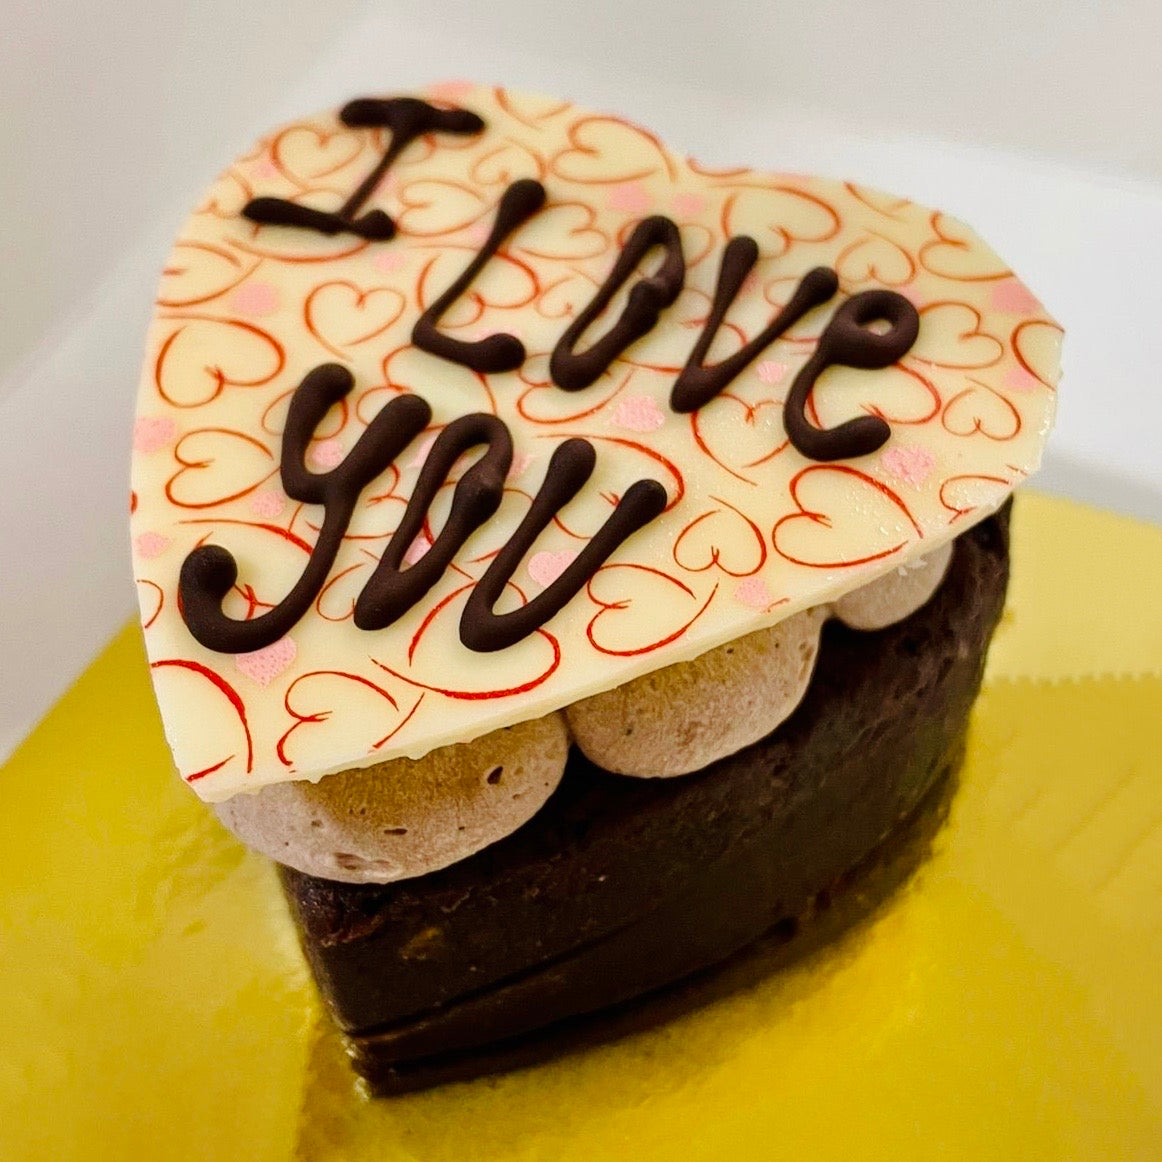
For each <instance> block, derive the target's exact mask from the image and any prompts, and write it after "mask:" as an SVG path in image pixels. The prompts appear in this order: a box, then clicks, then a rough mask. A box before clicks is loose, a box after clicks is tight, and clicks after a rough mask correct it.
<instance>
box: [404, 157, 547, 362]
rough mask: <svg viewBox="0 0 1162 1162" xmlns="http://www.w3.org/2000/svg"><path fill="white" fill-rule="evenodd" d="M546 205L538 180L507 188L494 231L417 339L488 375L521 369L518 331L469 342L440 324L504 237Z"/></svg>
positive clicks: (427, 314) (415, 333)
mask: <svg viewBox="0 0 1162 1162" xmlns="http://www.w3.org/2000/svg"><path fill="white" fill-rule="evenodd" d="M544 204H545V187H544V186H542V185H541V183H540V182H538V181H533V180H532V178H522V179H521V180H520V181H517V182H513V183H512V185H511V186H509V187H508V189H507V190H505V191H504V194H503V196H502V197H501V199H500V205H499V206H497V208H496V220H495V221H494V222H493V223H492V232H491V233H490V234H489V235H488V240H487V241H486V242H485V243H484V245H483V246H482V247H481V248H480V252H479V253H478V254H477V255H476V257H475V258H473V259H472V261H471V262H470V263H469V264H468V265H467V267H465V269H464V272H463V274H461V275H460V277H459V278H458V279H456V281H455V282H454V283H452V285H451V286H450V287H448V289H447V290H446V291H445V292H444V293H443V294H442V295H440V297H439V298H438V299H436V301H435V302H434V303H432V305H431V306H430V307H428V309H427V310H426V311H424V313H423V314H422V315H421V316H420V317H419V319H417V320H416V325H415V327H413V328H412V342H413V343H414V344H415V345H416V346H417V347H419V348H420V349H421V350H423V351H428V352H430V353H431V354H432V355H438V356H439V357H440V358H441V359H447V360H448V361H449V362H451V363H462V364H464V366H465V367H471V368H472V370H473V371H480V372H483V373H485V374H491V373H493V372H498V371H515V370H516V369H517V368H518V367H519V366H520V365H521V364H522V363H523V362H524V361H525V347H524V344H523V343H522V342H521V341H520V340H519V339H518V338H517V337H516V336H515V335H507V334H504V333H500V334H497V335H489V336H488V337H487V338H486V339H479V340H477V341H476V342H468V341H467V340H464V339H453V338H452V336H451V335H445V334H443V333H442V332H441V331H440V330H439V324H440V320H441V319H442V318H443V317H444V315H445V314H446V313H447V311H448V308H449V307H451V305H452V304H453V303H454V302H455V301H456V300H457V299H458V298H459V297H460V296H461V295H462V294H463V293H464V292H465V291H466V290H467V289H468V288H469V287H470V286H471V285H472V281H473V279H475V278H476V276H477V275H478V274H479V273H480V272H481V270H483V269H484V264H485V263H486V262H487V261H488V260H489V259H490V258H491V257H492V256H493V255H494V254H495V253H496V252H497V251H498V250H499V249H500V248H501V246H503V245H504V240H505V239H506V238H507V237H508V236H509V235H510V234H511V233H512V232H513V231H514V230H515V229H516V228H517V227H518V226H520V225H522V224H523V223H525V222H527V221H528V220H529V219H530V218H531V217H532V216H533V215H534V214H535V213H537V211H538V210H540V208H541V207H542V206H543V205H544Z"/></svg>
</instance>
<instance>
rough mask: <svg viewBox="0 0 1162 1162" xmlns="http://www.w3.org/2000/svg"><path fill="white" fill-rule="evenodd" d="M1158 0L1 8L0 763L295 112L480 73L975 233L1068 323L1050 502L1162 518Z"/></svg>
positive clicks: (80, 621) (49, 684)
mask: <svg viewBox="0 0 1162 1162" xmlns="http://www.w3.org/2000/svg"><path fill="white" fill-rule="evenodd" d="M1160 46H1162V4H1158V3H1157V2H1156V0H1133V2H1130V0H1123V2H1121V3H1108V2H1107V3H1101V2H1099V0H1061V2H1060V3H1055V4H1054V3H1049V2H1047V0H1040V2H1037V0H1008V2H1003V0H978V2H977V3H942V2H940V0H863V2H862V3H857V2H852V0H794V2H793V3H791V2H788V0H773V2H772V0H712V2H706V0H704V2H702V3H692V2H688V0H667V2H661V0H641V2H637V3H635V2H634V0H571V2H563V0H528V2H517V0H491V2H490V3H486V4H473V3H470V2H469V0H427V2H424V3H419V2H415V0H398V2H395V3H359V2H357V0H281V2H280V3H279V4H277V5H273V4H268V5H262V4H257V3H239V2H238V0H199V2H198V3H196V4H193V3H189V2H188V0H184V2H183V0H120V2H119V3H117V4H111V3H108V2H107V0H61V2H58V3H54V4H52V5H44V6H41V5H37V4H33V3H32V2H31V0H0V259H2V260H3V273H4V298H3V305H2V306H0V319H2V320H3V322H2V324H0V758H2V757H3V756H4V754H5V753H6V752H7V750H8V749H10V748H11V746H13V745H15V743H16V742H18V741H19V739H20V737H22V736H23V734H24V733H25V732H26V731H27V729H28V728H29V727H30V726H31V725H32V724H33V723H34V722H35V721H36V719H37V718H39V716H40V715H41V714H42V713H43V712H44V711H45V710H46V709H47V708H48V706H49V705H51V702H52V701H53V699H55V697H57V696H58V695H59V693H60V692H61V691H62V690H63V689H64V688H65V687H66V686H67V684H68V683H69V681H71V679H72V677H73V676H74V675H75V674H76V673H77V672H78V671H79V670H80V669H81V668H82V667H83V666H84V664H85V663H86V662H87V661H88V659H89V658H90V657H91V656H92V655H93V654H94V653H95V652H96V651H97V650H98V649H99V648H100V647H101V646H102V645H103V644H104V642H105V641H107V640H108V638H109V636H110V635H111V634H112V633H113V632H115V630H116V629H117V628H118V627H119V626H120V625H121V624H123V622H124V621H125V619H126V618H127V617H128V616H129V615H130V612H131V609H132V603H133V588H132V582H131V578H130V572H129V563H128V544H127V534H126V531H125V510H126V507H127V497H128V456H129V430H130V425H131V418H132V399H133V394H134V389H135V385H136V378H137V369H138V363H139V359H140V344H141V339H142V335H143V332H144V329H145V325H146V322H147V320H148V317H149V312H150V310H151V300H152V294H153V288H154V283H155V281H156V278H157V274H158V272H159V270H160V268H161V265H162V263H163V261H164V258H165V254H166V251H167V249H168V245H169V242H170V240H171V238H172V236H173V235H174V233H175V232H176V230H177V228H178V227H179V225H180V223H181V219H182V217H183V216H184V214H185V213H186V212H188V210H189V208H190V206H191V205H192V203H193V200H194V199H195V198H196V197H197V195H198V194H199V192H200V191H201V190H202V189H203V188H204V187H205V186H206V185H208V184H209V181H210V179H211V178H212V177H213V175H214V174H215V173H216V172H217V171H218V170H219V169H221V168H222V167H223V166H224V165H225V164H227V163H228V162H229V161H230V160H231V158H232V157H233V156H234V155H235V154H236V153H238V152H240V151H241V150H242V149H243V148H245V147H246V145H247V144H248V142H249V141H250V140H251V139H252V138H253V137H254V136H256V135H257V134H258V132H259V131H261V130H263V129H264V128H267V127H269V126H270V125H271V124H273V123H275V122H277V121H278V120H280V119H285V118H289V117H292V116H294V115H296V114H300V113H304V112H309V111H312V110H314V109H315V108H318V107H322V106H326V105H328V104H332V103H338V102H340V101H342V100H345V99H347V98H348V97H350V96H352V95H354V94H355V93H357V92H360V91H380V92H392V91H406V90H407V89H408V88H409V87H414V86H415V85H416V84H418V83H420V82H423V81H427V80H435V79H441V78H448V77H469V78H472V79H479V80H484V81H497V82H501V81H502V82H504V83H506V84H509V85H511V86H513V87H522V86H523V87H526V88H527V87H532V88H537V89H541V90H545V91H548V92H552V93H556V94H559V95H562V96H569V97H572V98H574V99H576V100H579V101H581V102H582V103H585V104H589V105H591V106H595V107H598V108H606V109H611V110H614V111H616V112H619V113H622V114H625V115H628V116H630V117H632V118H634V119H635V120H638V121H641V122H643V123H645V124H647V125H649V126H650V127H651V128H654V129H655V130H657V131H658V132H659V133H660V134H661V135H662V136H663V137H665V138H666V139H667V140H668V141H669V142H670V143H671V144H672V145H674V146H675V147H677V148H679V149H681V150H683V151H685V152H689V153H693V154H695V155H697V156H698V157H700V158H701V159H702V160H704V161H707V162H710V163H715V162H723V163H729V162H745V163H747V164H751V165H754V166H758V167H764V168H773V169H806V170H813V171H815V172H820V173H825V174H829V175H831V176H836V177H842V178H849V177H850V178H857V179H859V180H861V181H863V182H865V183H867V184H872V185H879V186H882V187H885V188H888V189H893V190H895V191H897V192H899V193H903V194H906V195H908V196H911V197H914V198H915V199H917V200H919V201H923V202H926V203H928V204H932V205H935V206H938V207H941V208H943V209H946V210H948V211H950V212H952V213H954V214H956V215H958V216H960V217H963V218H966V219H968V220H969V221H971V222H972V223H973V225H974V226H976V227H977V228H978V229H979V231H980V232H981V233H982V234H983V235H984V237H985V238H986V239H988V241H989V242H991V243H992V244H993V245H994V246H995V247H996V249H997V250H999V251H1000V252H1001V253H1002V254H1003V255H1004V256H1005V258H1006V259H1007V260H1008V261H1010V262H1011V264H1012V265H1013V266H1014V268H1015V269H1016V270H1017V271H1018V273H1020V274H1021V275H1022V276H1023V277H1024V278H1025V280H1026V281H1027V282H1028V283H1029V284H1030V285H1031V286H1032V287H1033V289H1034V290H1035V291H1036V292H1037V293H1038V295H1039V296H1040V297H1041V298H1042V299H1043V300H1044V301H1045V302H1046V304H1047V305H1048V307H1049V309H1050V310H1051V311H1052V312H1053V313H1054V314H1055V315H1056V316H1057V317H1058V318H1059V319H1060V320H1061V321H1062V322H1063V323H1064V325H1065V327H1066V331H1067V341H1066V380H1065V382H1064V385H1063V388H1062V392H1061V414H1060V418H1059V425H1058V429H1057V431H1056V433H1055V436H1054V439H1053V443H1052V451H1051V455H1050V457H1049V459H1048V460H1047V463H1046V469H1045V472H1044V473H1043V475H1042V477H1041V478H1040V483H1041V484H1042V486H1044V487H1050V488H1053V489H1056V490H1059V491H1065V492H1068V493H1070V494H1072V495H1075V496H1078V497H1080V498H1082V499H1087V500H1091V501H1094V502H1096V503H1101V504H1106V505H1109V506H1111V507H1115V508H1120V509H1122V510H1124V511H1129V512H1132V513H1135V514H1137V515H1140V516H1144V517H1147V518H1151V519H1155V520H1162V383H1160V382H1159V378H1160V377H1159V370H1158V369H1159V368H1160V367H1162V294H1159V290H1158V282H1159V277H1160V275H1162V47H1160Z"/></svg>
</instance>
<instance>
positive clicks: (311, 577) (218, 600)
mask: <svg viewBox="0 0 1162 1162" xmlns="http://www.w3.org/2000/svg"><path fill="white" fill-rule="evenodd" d="M354 382H355V381H354V379H353V377H352V375H351V372H350V371H348V370H347V368H345V367H342V366H340V365H339V364H337V363H324V364H322V365H321V366H319V367H316V368H315V369H314V370H313V371H311V372H308V374H307V376H306V378H304V380H303V381H302V383H301V384H300V385H299V386H298V388H297V389H296V390H295V393H294V395H293V396H292V397H291V404H290V411H289V414H288V416H287V422H286V430H285V431H284V432H283V437H282V458H281V463H280V472H281V476H282V486H283V489H284V491H285V492H286V494H287V496H289V497H291V498H292V499H294V500H301V501H302V502H303V503H304V504H321V505H322V506H323V527H322V528H321V529H320V530H319V536H318V539H317V540H316V542H315V547H314V549H313V550H312V551H311V555H310V557H309V559H308V561H307V567H306V568H305V569H304V570H303V572H302V575H301V576H300V577H299V579H298V581H296V582H295V585H294V588H293V589H292V590H291V591H290V593H288V594H287V595H286V597H284V598H283V599H282V601H280V602H279V603H278V604H277V605H276V606H275V607H274V608H273V609H271V610H268V611H267V612H266V613H263V614H261V615H260V616H258V617H255V618H251V619H250V620H249V621H238V620H236V619H234V618H232V617H227V615H226V614H225V613H224V612H223V611H222V600H223V598H224V597H225V596H226V594H227V593H228V592H229V591H230V589H231V588H232V587H233V585H234V583H235V582H236V581H237V579H238V563H237V561H235V559H234V557H233V555H232V554H231V553H230V552H229V551H228V550H226V549H224V548H222V547H221V546H219V545H202V546H201V547H199V548H197V549H194V551H193V552H192V553H190V555H189V556H188V557H186V559H185V561H183V562H182V569H181V576H180V578H179V580H178V599H179V603H180V608H181V613H182V618H183V619H184V620H185V623H186V625H187V626H188V627H189V631H190V633H191V634H192V635H193V636H194V638H195V640H197V641H198V642H200V643H201V644H202V645H203V646H205V647H206V648H207V649H210V650H218V651H220V652H222V653H228V654H239V653H247V652H249V651H251V650H258V649H262V648H263V647H264V646H268V645H271V644H272V643H273V642H276V641H278V640H279V638H281V637H282V636H283V635H284V634H286V633H288V632H289V631H290V630H291V629H292V628H293V627H294V626H295V624H296V623H297V622H298V621H299V619H300V618H302V617H303V615H304V614H305V613H306V612H307V610H309V609H310V607H311V603H312V602H313V601H314V600H315V598H316V597H317V596H318V593H319V591H320V590H321V589H322V587H323V584H324V583H325V582H326V580H327V574H328V573H329V572H330V571H331V566H332V565H333V564H334V563H335V556H336V554H337V553H338V552H339V546H340V544H341V543H342V540H343V534H344V533H345V532H346V531H347V526H348V525H349V524H350V523H351V514H352V512H354V509H355V503H356V501H357V500H358V499H359V494H360V492H362V491H363V489H364V488H365V487H366V486H367V485H368V484H369V483H370V482H371V481H372V480H374V479H375V477H376V476H378V475H379V474H380V473H381V472H382V471H383V470H384V468H386V467H387V465H388V464H390V463H391V462H392V461H393V460H394V459H395V458H396V457H397V456H398V455H399V454H400V452H402V451H403V450H404V448H406V447H407V446H408V444H409V443H411V441H412V440H413V439H414V438H415V437H416V436H418V435H419V433H420V432H422V431H423V430H424V428H425V427H427V425H428V423H429V421H430V420H431V418H432V409H431V408H430V407H429V406H428V405H427V403H426V402H425V401H424V400H422V399H421V398H420V397H419V396H416V395H403V396H397V397H396V398H395V399H393V400H392V401H391V402H390V403H389V404H387V405H386V406H385V407H384V408H383V410H382V411H380V412H379V414H378V415H377V416H376V417H375V418H374V419H373V420H372V421H371V423H370V424H368V426H367V428H366V430H365V431H364V432H363V434H362V435H361V436H360V437H359V440H358V441H357V442H356V444H355V447H353V448H352V449H351V451H350V452H349V453H348V454H347V456H346V457H345V458H344V460H343V462H342V463H341V464H338V465H337V466H336V467H334V468H332V469H331V470H330V471H329V472H312V471H310V469H308V468H307V464H306V457H307V449H308V447H309V445H310V442H311V438H312V437H313V436H314V434H315V430H316V429H317V428H318V426H319V424H320V423H321V422H322V420H323V417H324V416H325V415H326V414H327V411H328V409H330V408H331V407H332V406H333V405H334V404H336V403H338V402H339V401H340V400H341V399H343V397H344V396H346V395H347V394H348V393H349V392H350V391H351V388H352V387H353V386H354Z"/></svg>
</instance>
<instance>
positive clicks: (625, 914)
mask: <svg viewBox="0 0 1162 1162" xmlns="http://www.w3.org/2000/svg"><path fill="white" fill-rule="evenodd" d="M1007 533H1008V509H1007V508H1006V509H1005V510H1002V512H1001V513H999V514H997V515H996V516H994V517H991V518H989V519H988V520H986V521H984V522H982V523H981V524H979V525H977V526H976V527H974V528H973V529H970V530H969V531H968V532H967V533H965V534H964V535H963V536H961V537H960V538H959V539H958V540H957V542H956V547H955V552H954V554H953V558H952V562H951V564H950V566H949V569H948V573H947V575H946V577H945V580H944V582H943V584H942V585H941V587H940V589H939V590H938V592H937V593H936V595H935V596H934V597H933V599H932V600H931V601H930V602H928V604H927V605H925V606H924V607H923V608H922V609H920V610H919V611H917V612H916V613H915V614H914V615H913V616H911V617H910V618H907V619H906V620H905V621H903V622H900V623H899V624H897V625H895V626H891V627H889V628H887V629H885V630H880V631H877V632H874V633H862V632H857V631H853V630H848V629H846V628H845V627H844V626H842V625H840V624H839V623H837V622H831V623H829V624H828V625H827V626H826V627H825V628H824V631H823V639H822V645H821V649H820V654H819V660H818V663H817V666H816V671H815V674H814V677H813V679H812V682H811V686H810V689H809V690H808V693H807V695H806V697H805V698H804V700H803V702H802V703H801V705H800V706H799V708H798V709H797V710H796V711H795V713H794V714H793V715H792V716H791V717H790V718H789V719H788V720H787V721H786V722H785V723H783V725H782V726H780V727H779V728H778V729H777V730H776V731H774V732H773V733H772V734H771V735H770V736H768V737H767V738H765V739H762V740H760V741H759V742H757V743H755V744H753V745H752V746H749V747H747V748H745V749H744V750H742V751H740V752H738V753H737V754H735V755H731V756H730V757H728V758H726V759H723V760H721V761H720V762H717V763H714V764H712V765H711V766H709V767H707V768H705V769H704V770H703V771H700V772H698V773H696V774H693V775H689V776H685V777H682V778H678V779H669V780H643V779H631V778H626V777H623V776H618V775H611V774H609V773H608V772H605V771H603V770H601V769H600V768H598V767H596V766H595V765H594V764H592V763H590V762H589V761H588V760H587V759H586V758H585V757H584V756H583V755H582V754H580V752H579V751H577V750H576V749H574V751H573V752H572V754H571V756H570V760H569V763H568V766H567V768H566V772H565V775H564V778H563V779H562V781H561V784H560V786H559V787H558V789H557V791H556V792H555V793H554V794H553V796H552V797H551V798H550V799H549V801H548V803H546V805H545V807H544V808H542V810H541V811H540V812H539V813H538V814H537V815H536V816H535V817H534V818H533V819H531V820H530V821H529V822H528V823H527V824H525V826H524V827H522V828H521V829H520V830H518V831H517V832H515V833H514V834H512V835H511V836H509V837H508V838H506V839H504V840H502V841H501V842H499V843H497V844H494V845H493V846H492V847H489V848H487V849H485V850H484V851H482V852H479V853H478V854H477V855H475V856H473V857H471V858H470V859H468V860H464V861H463V862H461V863H459V864H456V865H454V866H453V867H450V868H446V869H444V870H443V871H440V872H436V873H434V874H432V875H428V876H423V877H420V878H418V879H414V880H405V881H401V882H399V883H395V884H387V885H353V884H339V883H335V882H332V881H328V880H321V879H317V878H315V877H311V876H307V875H304V874H303V873H301V872H296V871H293V870H291V869H286V868H284V869H282V877H283V884H284V889H285V891H286V895H287V898H288V900H289V902H290V905H291V910H292V914H293V915H294V918H295V921H296V923H297V925H298V928H299V932H300V937H301V940H302V944H303V947H304V950H305V952H306V954H307V957H308V959H309V960H310V962H311V966H312V968H313V970H314V974H315V977H316V980H317V981H318V984H319V987H320V990H321V991H322V993H323V996H324V998H325V999H326V1001H327V1003H328V1007H329V1008H330V1010H331V1012H332V1014H333V1016H334V1018H335V1020H336V1021H337V1023H338V1024H339V1026H340V1027H341V1028H342V1029H343V1030H344V1031H345V1032H346V1033H347V1034H348V1043H349V1045H350V1048H351V1051H352V1057H353V1060H354V1063H355V1066H356V1068H357V1069H358V1070H359V1072H360V1073H361V1074H362V1075H363V1076H364V1077H365V1078H366V1079H367V1080H368V1081H369V1083H370V1084H371V1086H372V1088H373V1090H375V1091H376V1092H377V1093H398V1092H403V1091H405V1090H408V1089H415V1088H420V1087H423V1086H427V1085H431V1084H435V1083H437V1082H441V1081H448V1080H454V1079H464V1078H468V1077H472V1076H476V1075H478V1074H480V1073H486V1072H490V1071H494V1070H497V1069H503V1068H511V1067H512V1066H514V1065H518V1064H526V1063H529V1062H531V1061H534V1060H539V1059H543V1058H544V1057H546V1056H549V1055H551V1054H553V1053H554V1052H557V1051H559V1050H560V1049H561V1048H564V1047H567V1046H568V1045H570V1044H575V1043H578V1042H584V1041H585V1040H592V1039H594V1038H595V1037H599V1036H603V1035H605V1036H608V1035H616V1034H617V1032H618V1031H624V1029H625V1027H626V1022H627V1020H629V1022H630V1023H631V1024H632V1023H633V1020H632V1018H633V1012H634V1010H635V1009H637V1010H641V1012H642V1014H643V1015H645V1014H646V1010H647V1009H649V1008H650V1006H643V1005H641V1004H640V1001H639V1003H638V1004H636V1005H633V1004H629V1005H628V1006H627V1003H628V1002H633V1001H634V999H635V998H641V997H642V996H643V995H645V994H650V993H654V992H655V991H656V990H659V989H662V988H663V987H664V986H668V985H672V984H673V983H674V982H677V981H681V980H683V978H687V977H689V976H690V975H691V974H694V973H697V972H699V970H704V969H706V968H708V967H709V966H713V965H716V964H720V963H721V962H723V961H725V960H727V959H728V958H730V957H731V956H732V955H734V954H736V953H738V952H739V950H741V949H743V948H745V947H746V946H748V945H752V944H754V942H755V941H756V940H758V939H759V938H760V937H762V936H763V935H764V934H773V936H770V937H769V940H773V941H774V943H775V944H781V943H783V942H784V941H783V940H782V939H781V938H782V937H785V936H786V934H787V933H789V932H790V931H791V930H792V929H793V928H794V927H795V925H796V923H797V919H798V918H800V917H802V916H803V915H804V914H805V913H807V912H808V911H810V910H811V908H812V907H813V906H814V905H816V904H817V903H818V900H819V898H820V894H821V893H825V894H826V893H829V892H832V891H834V887H835V885H836V884H837V883H838V882H841V881H842V880H843V878H844V877H845V876H849V875H850V874H851V871H852V869H854V868H856V867H858V866H859V865H860V864H861V863H865V862H866V861H867V860H868V858H869V856H870V855H871V853H873V852H875V851H876V850H877V848H879V847H880V846H881V844H882V843H883V842H884V840H885V838H886V837H888V836H889V835H892V834H893V833H898V832H899V831H900V830H901V829H902V824H903V822H904V821H905V820H907V819H909V818H910V817H913V816H915V815H916V813H917V808H918V805H919V804H921V802H922V801H923V800H924V799H925V796H926V795H928V794H930V793H931V791H932V788H933V787H934V786H935V785H936V784H937V783H939V781H940V780H941V777H942V776H944V775H946V774H947V773H948V771H949V770H950V769H952V768H954V766H955V764H956V762H957V760H958V757H959V754H960V752H961V749H962V746H963V735H964V731H965V727H966V724H967V719H968V714H969V711H970V709H971V706H972V703H973V700H974V699H975V697H976V694H977V691H978V690H979V686H980V680H981V674H982V670H983V664H984V657H985V652H986V650H987V647H988V642H989V639H990V637H991V635H992V631H993V629H994V627H995V625H996V622H997V620H998V619H999V616H1000V612H1001V608H1002V605H1003V602H1004V593H1005V587H1006V583H1007V578H1008V537H1007ZM687 994H688V990H687ZM653 1007H654V1009H657V1008H658V1006H657V1005H655V1006H653ZM664 1007H665V1006H664V1005H662V1008H664ZM603 1012H604V1014H605V1020H604V1021H598V1020H594V1019H593V1015H594V1014H601V1013H603Z"/></svg>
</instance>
